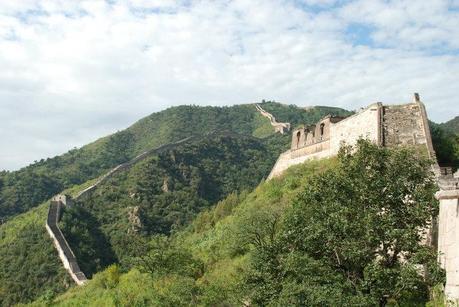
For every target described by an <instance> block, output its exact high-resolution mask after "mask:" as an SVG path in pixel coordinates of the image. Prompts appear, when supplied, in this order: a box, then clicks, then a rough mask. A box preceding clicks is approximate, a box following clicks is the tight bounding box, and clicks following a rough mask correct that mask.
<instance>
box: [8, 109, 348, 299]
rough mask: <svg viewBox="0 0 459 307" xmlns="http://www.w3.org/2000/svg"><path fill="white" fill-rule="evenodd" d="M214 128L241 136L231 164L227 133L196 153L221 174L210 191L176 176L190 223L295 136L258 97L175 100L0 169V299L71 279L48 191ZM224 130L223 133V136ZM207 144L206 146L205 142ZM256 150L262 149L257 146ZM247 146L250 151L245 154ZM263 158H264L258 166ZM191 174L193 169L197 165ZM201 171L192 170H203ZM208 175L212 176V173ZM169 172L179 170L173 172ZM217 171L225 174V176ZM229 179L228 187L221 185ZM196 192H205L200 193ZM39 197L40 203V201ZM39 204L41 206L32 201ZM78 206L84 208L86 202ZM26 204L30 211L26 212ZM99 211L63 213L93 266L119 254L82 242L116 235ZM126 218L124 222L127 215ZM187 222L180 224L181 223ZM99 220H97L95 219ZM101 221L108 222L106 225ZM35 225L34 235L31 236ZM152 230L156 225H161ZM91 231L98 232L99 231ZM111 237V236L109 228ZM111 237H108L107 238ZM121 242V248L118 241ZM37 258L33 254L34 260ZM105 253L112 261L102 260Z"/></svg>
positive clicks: (41, 291)
mask: <svg viewBox="0 0 459 307" xmlns="http://www.w3.org/2000/svg"><path fill="white" fill-rule="evenodd" d="M262 105H263V108H265V109H266V110H267V111H269V112H273V110H272V109H275V110H284V113H285V116H287V117H289V116H290V117H291V119H292V120H291V122H292V123H295V122H297V121H301V122H310V123H313V122H315V121H317V119H318V118H320V117H322V116H325V115H326V114H325V113H327V112H328V111H327V110H324V111H323V113H321V111H320V110H318V111H316V112H313V113H310V112H309V113H308V112H305V111H304V110H303V111H302V110H301V109H300V108H298V107H295V106H292V105H289V106H285V105H281V104H278V103H274V102H266V103H264V104H262ZM339 112H341V113H344V114H347V113H348V112H347V111H345V110H339ZM298 114H301V116H300V117H298ZM327 114H328V113H327ZM212 130H220V131H221V130H227V131H231V132H230V133H226V134H227V136H228V134H231V135H230V138H229V139H231V140H233V141H234V142H236V143H234V142H233V143H231V145H230V146H227V147H226V148H227V150H228V153H231V150H232V149H231V147H234V150H236V151H235V152H234V151H233V153H232V154H231V155H230V156H228V157H227V161H233V162H231V163H233V165H232V166H231V167H226V166H225V165H223V166H220V167H218V163H217V162H218V160H219V159H220V158H221V157H220V156H219V155H218V154H217V151H221V148H224V146H223V145H224V143H225V141H223V143H221V142H220V141H222V139H218V140H216V141H215V140H214V146H213V148H212V150H213V151H214V153H213V154H216V155H215V156H216V157H219V158H213V157H212V156H209V157H208V158H206V159H204V160H202V161H197V163H198V164H199V163H201V162H202V163H203V165H204V164H205V165H204V166H203V167H204V169H205V168H206V167H207V166H210V167H212V165H214V166H213V167H214V168H215V167H217V168H216V169H217V170H218V174H213V175H214V176H215V180H214V184H213V186H211V187H207V189H204V191H207V192H206V193H204V194H202V191H197V190H196V189H197V185H196V184H195V185H193V184H191V183H190V182H186V183H185V184H184V183H183V182H180V180H178V181H177V182H178V184H177V187H176V192H175V193H176V195H175V196H174V197H175V199H176V201H175V203H176V205H175V207H174V208H175V209H174V210H176V212H181V210H182V209H186V208H189V209H187V210H184V211H183V210H182V211H183V212H184V213H183V214H185V216H187V217H186V218H185V219H182V224H183V223H185V224H186V223H189V222H190V221H191V220H192V219H193V216H195V215H196V214H197V213H199V211H200V210H202V209H204V208H208V207H210V206H212V205H213V204H214V202H215V201H218V200H219V199H220V198H221V197H224V196H225V195H227V194H228V193H231V192H233V191H232V190H233V189H235V190H240V189H250V188H253V187H254V186H255V185H256V184H258V182H259V180H261V178H263V177H264V176H266V175H267V174H268V173H269V170H270V168H271V166H272V164H274V161H275V159H276V158H277V155H278V154H279V153H280V152H281V151H283V150H285V148H286V147H287V146H288V143H289V142H290V138H289V136H287V135H284V136H281V135H275V134H274V130H273V128H272V127H271V126H270V124H269V121H268V120H267V119H266V118H264V117H262V116H261V115H260V114H259V113H258V112H257V111H256V109H255V107H254V105H240V106H234V107H224V108H219V107H197V106H182V107H175V108H170V109H167V110H165V111H163V112H159V113H154V114H152V115H150V116H148V117H146V118H144V119H142V120H140V121H138V122H137V123H135V124H134V125H133V126H131V127H129V128H127V129H126V130H123V131H120V132H117V133H115V134H113V135H111V136H108V137H105V138H102V139H100V140H98V141H96V142H93V143H91V144H89V145H87V146H84V147H82V148H81V149H74V150H71V151H70V152H68V153H67V154H64V155H62V156H58V157H55V158H51V159H47V160H42V161H40V162H38V163H35V164H33V165H31V166H28V167H26V168H23V169H21V170H19V171H17V172H3V173H1V176H0V195H1V196H0V213H1V214H0V216H1V217H2V218H3V219H5V218H7V219H9V220H7V221H6V222H5V223H3V224H2V225H0V254H1V255H0V258H2V259H4V261H3V262H2V263H0V284H1V285H2V286H0V301H1V302H2V304H3V305H5V304H6V306H8V305H11V304H13V303H17V302H27V301H30V300H33V299H35V298H36V297H38V296H40V295H45V294H46V293H59V292H61V291H63V290H64V289H66V288H68V287H69V286H71V285H72V282H71V281H70V279H69V277H68V276H67V275H66V274H65V271H64V270H63V268H62V267H61V264H60V261H59V258H58V257H57V252H56V251H55V250H54V247H53V246H52V243H51V240H50V239H49V238H47V234H46V232H45V229H44V221H45V216H46V214H45V213H46V212H45V210H46V209H45V208H46V207H47V203H46V200H47V199H48V198H49V197H51V196H52V195H54V194H57V193H59V192H61V191H63V190H64V189H65V191H64V192H66V193H69V194H73V195H75V194H76V193H78V191H81V190H83V189H84V188H85V187H88V186H89V185H91V184H92V183H93V182H94V181H95V180H96V178H97V177H98V176H101V175H103V174H104V172H107V171H108V170H109V169H110V168H112V167H114V166H115V165H118V164H119V163H123V162H126V161H128V160H129V159H131V158H133V157H135V156H136V155H137V154H139V153H141V152H143V151H145V150H148V149H151V148H154V147H156V146H159V145H162V144H166V143H169V142H173V141H176V140H179V139H181V138H183V137H186V136H189V135H197V136H199V135H204V136H203V137H202V138H201V142H204V143H206V142H207V145H210V144H211V143H212V140H207V139H206V136H205V135H208V132H209V131H212ZM242 134H244V135H246V136H243V135H242ZM222 137H223V138H224V136H222ZM209 142H210V143H209ZM215 142H216V143H215ZM219 142H220V143H219ZM217 144H218V145H217ZM235 144H239V145H235ZM193 148H194V149H193V150H197V151H199V146H198V147H196V146H194V147H193ZM203 148H206V147H205V146H204V147H203ZM207 148H209V147H207ZM257 152H259V153H263V154H256V153H257ZM244 153H247V154H246V155H245V156H244ZM239 155H241V156H242V157H244V159H243V160H241V161H238V160H237V157H238V156H239ZM187 156H188V157H189V158H188V159H191V160H193V158H192V157H195V152H192V153H188V154H187ZM250 156H255V157H256V158H255V160H253V159H252V160H250V159H249V157H250ZM195 158H196V157H195ZM228 159H229V160H228ZM153 160H154V159H153ZM153 160H150V163H152V165H153V166H154V167H159V166H158V165H154V163H157V161H156V162H154V161H153ZM160 160H161V158H160ZM247 161H252V162H253V163H251V164H250V165H247V164H244V163H246V162H247ZM140 163H143V162H140ZM145 163H147V162H145ZM169 164H173V163H169ZM195 164H196V161H195ZM143 165H145V164H143ZM183 165H184V164H183V163H182V164H179V165H178V167H179V169H178V170H177V169H176V170H175V171H174V172H177V171H178V172H180V171H182V170H181V169H180V167H183ZM259 165H263V166H262V167H258V166H259ZM163 166H164V165H163ZM166 166H167V165H166ZM257 167H258V168H257ZM133 169H137V170H139V167H137V168H136V167H134V168H133ZM140 169H141V167H140ZM165 169H167V167H166V168H164V167H163V170H165ZM198 169H199V167H198ZM250 170H252V171H250ZM241 171H242V173H241ZM134 173H135V172H134ZM166 173H167V171H166ZM210 173H212V172H210ZM127 174H128V173H126V174H121V175H120V177H123V176H128V175H127ZM191 174H193V167H192V169H191ZM222 174H229V176H230V177H231V174H233V176H234V174H240V175H238V176H239V178H237V180H236V178H235V177H233V179H225V176H221V175H222ZM241 174H242V175H241ZM201 175H202V174H201ZM201 175H199V176H197V177H196V176H195V177H194V178H199V177H200V176H201ZM205 176H206V178H205V179H206V180H207V179H208V178H207V177H209V175H205ZM131 177H132V176H131ZM134 177H135V176H134ZM124 178H125V177H124ZM171 178H174V177H173V176H171ZM176 178H178V177H176ZM191 178H193V176H191ZM220 179H223V181H221V180H220ZM87 180H89V181H87ZM206 180H204V181H206ZM225 180H226V181H225ZM228 180H229V181H228ZM85 181H87V182H85ZM201 181H202V179H201ZM115 182H116V180H115ZM121 182H123V180H121ZM231 182H232V183H231ZM111 183H112V184H113V183H114V181H111ZM162 183H163V182H162ZM171 184H172V183H171ZM228 184H229V185H228ZM225 186H226V188H224V187H225ZM106 188H107V191H106V192H107V195H110V193H112V192H113V191H110V186H106ZM118 188H119V187H118ZM222 188H223V190H222ZM102 190H104V189H101V191H102ZM185 190H186V191H185ZM215 191H221V192H218V193H217V194H218V195H220V196H217V197H216V196H213V197H210V198H209V197H207V196H211V195H212V194H215ZM124 192H127V191H123V193H124ZM198 192H201V194H199V193H198ZM96 193H97V192H96ZM187 193H194V194H196V193H198V195H201V196H200V197H198V198H197V199H198V201H197V203H196V204H200V205H196V206H191V207H186V206H183V208H182V204H186V203H187V201H185V199H187V197H188V195H189V194H187ZM112 194H113V193H112ZM118 194H119V192H118ZM172 194H174V193H171V195H172ZM207 194H208V195H207ZM126 195H127V194H126ZM123 196H125V195H123ZM101 197H102V199H103V197H104V196H103V195H102V196H101ZM174 197H173V198H174ZM180 197H182V198H180ZM127 200H129V199H127ZM104 201H105V200H104ZM111 201H113V199H111ZM167 201H168V200H166V202H165V206H163V208H162V209H160V210H159V213H158V214H159V215H164V216H167V215H166V214H165V213H166V212H165V211H167V210H168V208H169V206H168V204H167ZM43 202H45V203H43ZM40 203H43V204H42V205H40V206H38V205H39V204H40ZM37 206H38V207H37ZM35 207H37V208H38V209H33V208H35ZM95 207H97V206H95ZM95 207H94V208H95ZM172 207H173V206H172ZM172 207H171V208H172ZM81 208H84V206H82V207H81ZM123 210H124V211H123ZM126 210H127V207H123V208H120V209H119V211H120V212H121V211H123V214H124V215H123V217H126V214H128V212H126ZM25 211H27V212H25ZM88 211H89V212H88ZM96 211H97V210H96ZM21 212H25V213H23V214H21ZM94 213H95V212H94V211H93V212H90V210H87V211H86V212H85V211H84V210H82V211H78V212H70V213H69V214H65V215H64V218H63V221H62V226H63V228H64V229H65V231H67V234H68V235H69V238H72V227H73V230H75V229H78V227H80V228H79V229H80V230H81V232H78V231H76V232H75V231H74V232H73V234H74V235H77V236H76V237H75V236H74V239H75V240H74V241H75V242H73V243H74V244H75V246H76V248H75V250H78V252H81V253H82V254H84V253H86V256H87V257H91V256H94V255H96V256H98V255H99V256H100V255H101V257H99V258H98V259H99V260H97V261H95V262H92V263H93V264H94V267H93V268H92V269H91V268H90V271H91V270H94V271H96V270H98V269H100V268H103V267H104V266H105V265H107V264H109V263H111V261H112V260H113V261H116V260H117V257H118V255H117V254H116V253H109V254H105V255H104V254H103V253H99V254H98V252H100V251H98V250H95V249H90V248H87V249H85V246H86V247H88V246H89V247H91V246H94V244H96V245H97V244H99V243H101V246H105V247H110V244H112V242H110V240H108V239H103V238H104V236H106V234H110V233H111V232H110V231H107V229H106V228H110V226H109V225H113V226H111V227H112V228H113V227H115V228H116V226H117V224H116V223H115V224H110V223H106V221H105V220H103V219H101V217H103V212H102V214H101V212H99V213H98V214H94ZM18 214H19V215H18ZM94 215H96V216H94ZM69 217H75V219H71V218H70V219H69ZM175 218H176V216H174V215H171V216H170V217H169V218H168V219H169V220H170V221H173V220H174V219H175ZM90 221H92V222H93V224H92V225H89V224H91V223H89V222H90ZM88 223H89V224H88ZM123 223H125V220H124V221H123ZM123 223H122V224H123ZM125 224H126V223H125ZM166 224H167V223H166ZM185 224H183V225H182V226H180V227H183V226H184V225H185ZM94 225H96V226H97V227H93V226H94ZM169 225H172V224H169ZM99 226H101V227H99ZM102 226H105V229H104V227H102ZM174 227H175V226H174ZM32 230H33V231H32ZM102 230H103V231H102ZM170 230H173V228H170V226H166V228H164V230H163V231H160V232H165V233H167V232H169V231H170ZM31 232H32V233H34V234H36V235H34V236H32V234H31ZM154 233H157V231H156V232H154ZM94 234H96V235H95V236H94ZM150 234H151V232H150ZM108 237H110V236H109V235H108ZM108 237H107V238H108ZM96 238H102V239H103V240H102V241H100V240H97V239H96ZM107 242H108V243H109V244H108V245H107ZM104 244H106V245H104ZM118 249H119V250H121V248H120V247H119V248H118ZM29 251H34V254H32V253H29ZM91 253H92V254H91ZM19 254H20V255H22V256H21V257H20V258H19V259H20V261H19V260H18V259H17V258H16V256H17V255H19ZM105 256H106V257H105ZM110 257H111V258H110ZM32 258H34V259H35V260H36V261H33V259H32ZM101 258H102V259H105V260H107V261H105V262H104V261H102V260H101ZM110 259H111V260H110ZM38 260H39V261H38ZM109 260H110V261H109ZM90 273H91V272H90Z"/></svg>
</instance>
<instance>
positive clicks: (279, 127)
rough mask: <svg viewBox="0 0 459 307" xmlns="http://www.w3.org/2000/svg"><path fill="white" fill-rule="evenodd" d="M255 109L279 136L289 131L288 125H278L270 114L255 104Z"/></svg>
mask: <svg viewBox="0 0 459 307" xmlns="http://www.w3.org/2000/svg"><path fill="white" fill-rule="evenodd" d="M255 107H256V108H257V111H258V112H260V114H261V115H262V116H264V117H266V118H268V119H269V122H270V123H271V126H273V127H274V131H275V132H279V133H280V134H284V133H285V132H288V131H290V123H278V122H277V121H276V118H275V117H274V116H273V115H272V114H271V113H268V112H266V111H265V110H263V108H262V107H260V105H258V104H256V105H255Z"/></svg>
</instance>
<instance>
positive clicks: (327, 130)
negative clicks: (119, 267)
mask: <svg viewBox="0 0 459 307" xmlns="http://www.w3.org/2000/svg"><path fill="white" fill-rule="evenodd" d="M256 109H257V111H258V112H260V113H261V114H262V115H263V116H264V117H267V118H268V119H269V120H270V123H271V125H272V126H273V127H274V129H275V132H280V133H284V132H285V131H288V130H290V124H289V123H278V122H277V121H276V119H275V118H274V116H273V115H272V114H270V113H268V112H266V111H265V110H263V109H262V108H261V107H260V106H259V105H256ZM360 137H365V138H369V139H370V140H371V141H373V142H375V143H376V144H379V145H381V146H399V145H410V146H417V145H419V146H424V147H425V148H426V149H427V153H428V155H429V157H430V158H431V159H433V160H434V164H433V166H432V169H433V172H434V174H435V176H436V179H437V182H438V185H439V188H440V190H439V191H438V192H437V193H436V195H435V196H436V198H437V199H438V200H439V202H440V211H439V215H438V217H437V228H438V229H437V231H436V233H437V235H436V238H432V240H431V241H432V242H436V248H437V252H438V261H439V263H440V265H441V266H442V267H443V268H444V269H445V271H446V286H445V294H446V297H447V298H448V299H449V300H453V301H458V300H459V214H458V212H459V171H458V172H456V173H455V174H454V175H453V174H452V173H451V172H450V171H442V170H441V169H440V167H439V166H438V164H437V162H436V158H435V152H434V149H433V146H432V140H431V136H430V129H429V125H428V120H427V113H426V111H425V107H424V105H423V103H422V102H421V101H420V99H419V95H418V94H415V95H414V101H413V103H409V104H402V105H392V106H391V105H389V106H386V105H382V103H376V104H373V105H370V106H369V107H367V108H365V109H362V110H361V111H360V112H358V113H357V114H354V115H352V116H350V117H347V118H339V117H331V116H327V117H325V118H323V119H322V120H320V121H319V122H318V123H317V124H316V125H313V126H309V127H303V128H300V129H296V130H294V131H293V133H292V145H291V149H290V150H288V151H287V152H284V153H282V154H281V155H280V157H279V159H278V160H277V162H276V164H275V165H274V167H273V169H272V171H271V173H270V175H269V177H268V180H269V179H272V178H274V177H277V176H280V175H281V174H282V173H283V172H284V171H285V170H286V169H287V168H288V167H290V166H292V165H295V164H299V163H303V162H304V161H307V160H310V159H316V158H324V157H330V156H333V155H336V153H337V150H338V149H339V146H340V145H341V143H342V142H343V141H346V143H347V144H351V145H352V144H354V143H355V142H356V140H357V139H358V138H360ZM191 138H193V137H188V138H185V139H182V140H180V141H178V142H175V143H169V144H166V145H163V146H160V147H158V148H155V149H152V150H149V151H145V152H143V153H142V154H140V155H138V156H137V157H135V158H134V159H132V160H130V161H128V162H126V163H123V164H120V165H118V166H117V167H115V168H113V169H112V170H110V171H109V172H108V173H106V174H105V175H103V176H102V177H101V178H100V179H99V180H97V181H96V183H94V184H93V185H91V186H90V187H88V188H86V189H84V190H82V191H81V192H80V193H78V194H77V196H76V197H75V199H76V200H78V199H82V198H83V197H85V196H86V195H88V194H89V193H91V192H92V191H94V190H95V189H96V188H97V187H98V186H99V185H100V184H102V183H104V182H105V181H106V180H108V179H109V178H111V177H112V176H113V175H115V174H116V173H118V172H120V171H122V170H126V169H128V168H130V167H131V166H132V165H134V164H135V163H136V162H139V161H141V160H143V159H145V158H146V157H147V156H149V155H150V154H152V153H154V152H158V151H161V150H167V149H169V148H172V147H174V146H176V145H179V144H181V143H184V142H186V141H188V140H190V139H191ZM70 204H71V200H69V199H68V198H67V197H66V196H65V195H57V196H55V197H54V198H53V199H52V200H51V205H50V208H49V211H48V218H47V221H46V229H47V230H48V233H49V235H50V236H51V238H52V239H53V242H54V245H55V247H56V249H57V251H58V253H59V257H60V259H61V261H62V263H63V265H64V267H65V268H66V269H67V270H68V271H69V273H70V275H71V276H72V278H73V280H74V281H75V283H76V284H77V285H82V284H84V283H85V282H86V281H87V278H86V276H85V275H84V273H83V272H82V271H81V270H80V268H79V266H78V263H77V259H76V257H75V255H74V253H73V251H72V249H71V248H70V246H69V244H68V243H67V241H66V240H65V237H64V235H63V234H62V232H61V230H60V229H59V227H58V222H59V220H60V217H61V211H62V208H63V206H66V205H70ZM433 233H435V232H433Z"/></svg>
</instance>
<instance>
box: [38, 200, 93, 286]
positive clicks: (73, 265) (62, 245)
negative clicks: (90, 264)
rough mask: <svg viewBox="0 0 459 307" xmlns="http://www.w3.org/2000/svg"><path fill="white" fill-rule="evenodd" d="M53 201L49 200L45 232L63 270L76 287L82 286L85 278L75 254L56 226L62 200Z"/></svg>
mask: <svg viewBox="0 0 459 307" xmlns="http://www.w3.org/2000/svg"><path fill="white" fill-rule="evenodd" d="M61 197H64V198H65V196H63V195H57V197H56V198H57V199H60V198H61ZM56 198H55V199H56ZM55 199H53V200H51V204H50V206H49V211H48V218H47V219H46V230H47V231H48V234H49V236H50V237H51V239H52V240H53V243H54V246H55V247H56V249H57V252H58V253H59V258H60V259H61V261H62V264H63V265H64V267H65V269H66V270H67V271H68V272H69V274H70V276H71V277H72V279H73V280H74V281H75V283H76V284H77V285H83V284H84V283H85V282H86V281H87V278H86V276H85V275H84V273H83V272H82V271H81V270H80V267H79V266H78V262H77V259H76V257H75V254H74V253H73V251H72V249H71V248H70V245H69V244H68V243H67V240H65V237H64V235H63V234H62V231H61V230H60V228H59V225H58V223H59V220H60V218H61V213H62V206H63V205H64V203H63V202H62V200H55Z"/></svg>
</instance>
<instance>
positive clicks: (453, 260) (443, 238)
mask: <svg viewBox="0 0 459 307" xmlns="http://www.w3.org/2000/svg"><path fill="white" fill-rule="evenodd" d="M438 185H439V186H440V191H438V192H437V194H436V195H435V196H436V197H437V199H438V200H439V201H440V213H439V216H438V221H439V223H438V260H439V262H440V265H441V266H442V267H443V268H444V269H445V271H446V285H445V294H446V296H447V298H449V299H450V300H452V301H453V302H452V303H453V304H451V305H454V303H457V300H458V299H459V172H456V174H455V175H454V176H453V175H451V174H447V175H445V176H441V177H440V179H439V181H438ZM454 301H455V302H454Z"/></svg>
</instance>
